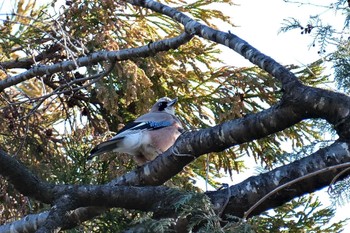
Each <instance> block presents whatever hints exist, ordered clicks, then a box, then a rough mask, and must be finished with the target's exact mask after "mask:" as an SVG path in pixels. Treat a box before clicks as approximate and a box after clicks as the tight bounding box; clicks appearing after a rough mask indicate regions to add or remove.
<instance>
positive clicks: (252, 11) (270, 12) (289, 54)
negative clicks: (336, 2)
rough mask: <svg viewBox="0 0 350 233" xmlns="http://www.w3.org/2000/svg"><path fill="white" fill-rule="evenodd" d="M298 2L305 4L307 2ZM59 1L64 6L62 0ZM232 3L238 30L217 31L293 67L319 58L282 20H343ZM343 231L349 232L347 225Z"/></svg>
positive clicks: (276, 0)
mask: <svg viewBox="0 0 350 233" xmlns="http://www.w3.org/2000/svg"><path fill="white" fill-rule="evenodd" d="M300 1H303V2H306V1H307V0H300ZM14 2H15V1H14V0H10V1H9V0H0V13H9V12H11V11H10V10H8V9H11V6H12V5H13V3H14ZM38 2H40V1H38ZM44 2H45V1H44ZM61 2H62V3H63V4H64V1H63V0H62V1H61ZM308 2H311V3H315V4H320V2H322V4H327V3H331V2H332V1H330V0H322V1H319V0H318V1H317V0H314V1H308ZM234 3H235V4H237V6H233V7H230V8H229V7H224V8H221V10H222V11H224V12H225V13H226V14H227V15H229V16H230V17H231V19H232V22H233V23H234V24H235V25H236V26H238V27H234V28H232V27H229V26H227V25H225V24H221V25H219V29H220V30H222V31H228V30H230V32H232V33H233V34H236V35H237V36H239V37H240V38H242V39H244V40H245V41H247V42H248V43H249V44H251V45H252V46H254V47H255V48H257V49H258V50H260V51H261V52H263V53H265V54H266V55H268V56H270V57H272V58H273V59H275V60H276V61H277V62H279V63H281V64H283V65H287V64H296V65H300V66H304V65H307V64H308V63H310V62H312V61H315V60H316V59H319V58H320V55H319V54H318V53H317V51H318V48H317V46H316V47H311V48H310V47H309V46H310V44H311V41H312V38H311V37H310V36H308V35H302V34H301V33H300V32H301V31H300V30H294V31H290V32H287V33H280V34H279V33H278V31H279V29H280V27H281V26H282V23H283V20H284V19H286V18H288V17H295V18H297V19H299V20H300V22H301V23H303V24H305V25H306V24H307V22H308V20H309V16H310V15H315V14H320V13H321V15H322V17H324V18H325V19H326V20H327V21H328V22H330V23H331V24H332V25H343V21H342V20H343V18H342V16H341V15H340V14H339V13H336V12H334V11H326V10H325V9H324V8H318V7H315V6H301V5H300V4H287V3H285V1H283V0H268V1H262V0H234ZM222 58H223V59H224V61H225V62H226V63H227V64H230V65H234V66H249V65H252V64H251V63H250V62H249V61H247V60H246V59H244V58H243V57H241V56H240V55H238V54H236V53H235V52H234V51H233V50H229V49H223V53H222ZM251 175H257V173H256V169H255V167H252V169H249V170H247V171H246V172H245V173H243V174H240V175H236V174H234V176H235V182H233V181H231V180H228V179H226V180H225V182H226V183H229V184H230V185H232V184H234V183H238V182H240V181H243V180H244V179H246V178H248V177H249V176H251ZM318 195H319V196H320V197H321V198H322V199H321V201H322V203H323V204H324V205H325V206H327V205H331V202H330V199H329V198H328V195H327V194H326V192H324V191H321V192H318ZM348 208H350V204H346V205H344V206H340V207H338V209H337V214H336V218H335V219H343V218H345V217H350V215H349V214H348V210H347V209H348ZM344 232H350V224H349V225H348V226H347V227H346V229H345V230H344Z"/></svg>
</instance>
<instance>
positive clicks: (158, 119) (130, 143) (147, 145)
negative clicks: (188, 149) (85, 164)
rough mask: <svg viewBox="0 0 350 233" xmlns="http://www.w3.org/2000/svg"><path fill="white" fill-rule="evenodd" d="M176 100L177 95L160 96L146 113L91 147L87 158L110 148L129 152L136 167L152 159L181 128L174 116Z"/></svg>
mask: <svg viewBox="0 0 350 233" xmlns="http://www.w3.org/2000/svg"><path fill="white" fill-rule="evenodd" d="M176 102H177V98H175V99H173V100H172V99H170V98H168V97H163V98H160V99H159V100H158V101H157V102H156V103H155V104H154V105H153V107H152V108H151V110H150V111H149V112H148V113H146V114H144V115H142V116H140V117H138V118H137V119H136V120H135V121H133V122H131V123H129V124H127V125H126V126H124V128H122V129H121V130H120V131H119V132H118V133H117V134H116V135H115V136H114V137H112V138H111V139H109V140H107V141H105V142H102V143H101V144H99V145H97V146H96V147H95V148H93V149H92V150H91V152H90V156H89V159H91V158H93V157H94V156H97V155H100V154H102V153H105V152H109V151H113V152H120V153H127V154H129V155H132V156H133V159H134V160H135V162H136V163H137V165H138V166H141V165H143V164H145V163H146V162H149V161H151V160H153V159H155V158H156V157H157V156H158V155H159V154H161V153H163V152H164V151H166V150H167V149H169V148H170V147H171V146H172V145H173V144H174V143H175V141H176V139H177V138H178V137H179V136H180V134H181V132H182V131H183V128H182V125H181V122H180V121H179V119H178V118H177V117H176V116H175V108H174V105H175V104H176Z"/></svg>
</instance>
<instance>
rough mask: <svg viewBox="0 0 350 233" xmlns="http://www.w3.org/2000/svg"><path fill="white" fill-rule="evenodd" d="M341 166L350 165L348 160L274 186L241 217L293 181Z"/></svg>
mask: <svg viewBox="0 0 350 233" xmlns="http://www.w3.org/2000/svg"><path fill="white" fill-rule="evenodd" d="M343 167H350V162H347V163H343V164H338V165H334V166H331V167H326V168H323V169H321V170H318V171H315V172H312V173H309V174H307V175H304V176H301V177H299V178H297V179H294V180H291V181H289V182H287V183H285V184H283V185H281V186H279V187H277V188H275V189H274V190H272V191H271V192H269V193H268V194H266V195H265V196H264V197H263V198H261V199H260V200H259V201H258V202H257V203H255V204H254V205H253V206H252V207H250V209H249V210H248V211H246V212H245V213H244V216H243V219H247V217H248V216H249V215H250V214H251V213H252V211H253V210H254V209H255V208H256V207H258V206H259V205H260V204H261V203H263V202H264V201H266V199H267V198H269V197H270V196H271V195H273V194H275V193H277V192H278V191H280V190H282V189H284V188H286V187H288V186H290V185H292V184H294V183H297V182H299V181H301V180H304V179H306V178H310V177H312V176H315V175H318V174H321V173H325V172H328V171H330V170H333V169H339V168H343Z"/></svg>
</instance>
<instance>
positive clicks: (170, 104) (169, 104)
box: [167, 97, 177, 107]
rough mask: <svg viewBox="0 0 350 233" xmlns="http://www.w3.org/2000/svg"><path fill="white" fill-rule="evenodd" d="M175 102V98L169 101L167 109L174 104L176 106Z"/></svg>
mask: <svg viewBox="0 0 350 233" xmlns="http://www.w3.org/2000/svg"><path fill="white" fill-rule="evenodd" d="M176 102H177V97H176V98H175V99H173V100H171V101H170V102H168V104H167V107H172V106H173V105H174V104H176Z"/></svg>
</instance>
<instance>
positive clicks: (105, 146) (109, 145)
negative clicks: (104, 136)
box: [87, 140, 119, 160]
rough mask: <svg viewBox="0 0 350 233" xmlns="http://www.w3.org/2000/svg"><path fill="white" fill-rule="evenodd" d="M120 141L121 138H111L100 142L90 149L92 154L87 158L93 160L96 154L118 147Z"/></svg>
mask: <svg viewBox="0 0 350 233" xmlns="http://www.w3.org/2000/svg"><path fill="white" fill-rule="evenodd" d="M118 141H119V140H110V141H106V142H102V143H101V144H98V145H97V146H95V147H94V148H93V149H92V150H91V151H90V155H89V156H88V157H87V160H91V159H92V158H93V157H95V156H98V155H100V154H103V153H105V152H110V151H113V150H115V149H117V147H118Z"/></svg>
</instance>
